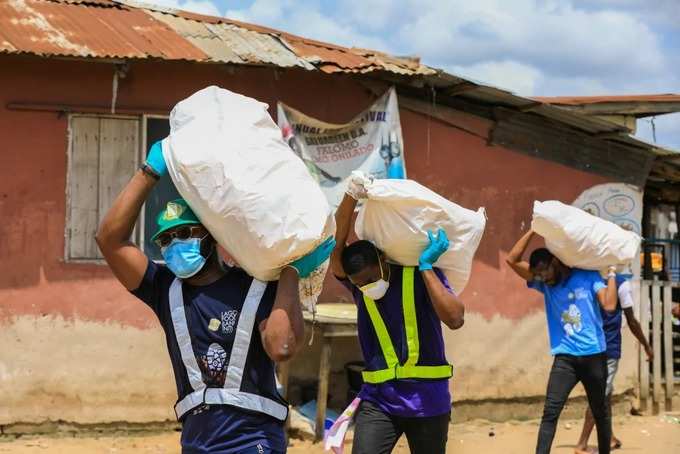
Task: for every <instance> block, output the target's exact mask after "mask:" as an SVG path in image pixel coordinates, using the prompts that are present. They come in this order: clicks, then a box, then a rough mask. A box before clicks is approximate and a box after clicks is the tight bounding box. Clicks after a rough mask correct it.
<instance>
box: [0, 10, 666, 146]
mask: <svg viewBox="0 0 680 454" xmlns="http://www.w3.org/2000/svg"><path fill="white" fill-rule="evenodd" d="M0 53H28V54H36V55H41V56H52V55H54V56H71V57H82V58H128V59H147V58H159V59H166V60H188V61H196V62H207V63H210V62H213V63H232V64H246V65H273V66H279V67H301V68H306V69H310V70H320V71H323V72H326V73H336V72H343V73H360V74H366V73H371V72H374V73H377V74H388V75H389V74H392V75H394V76H399V78H398V79H395V77H391V78H389V80H390V81H392V82H394V81H395V80H396V81H398V82H397V83H398V84H401V85H405V86H412V87H416V88H418V89H420V90H422V89H423V88H424V89H425V90H428V91H429V90H431V89H436V91H437V93H438V94H437V96H444V97H451V98H454V97H460V98H461V99H464V100H468V101H472V102H474V103H478V104H482V105H487V106H491V107H493V108H496V107H505V108H509V109H515V110H518V111H521V112H530V113H531V114H535V115H539V116H542V117H544V118H548V119H550V120H552V121H556V122H559V123H562V124H566V125H569V126H571V127H574V128H577V129H579V130H582V131H586V132H588V133H591V134H593V135H596V136H598V137H607V140H616V141H619V142H624V143H627V144H629V145H633V146H637V147H640V148H645V149H648V150H649V149H651V150H652V151H653V152H655V153H661V151H660V149H658V148H657V147H655V146H653V145H650V144H647V143H644V142H641V141H639V140H637V139H636V138H633V137H631V136H629V135H628V134H627V133H626V132H627V131H626V130H625V128H622V127H621V126H618V125H616V124H614V123H610V122H608V121H605V120H601V119H597V118H594V117H589V116H585V115H582V114H579V113H576V112H571V111H569V110H567V109H566V108H562V107H558V106H553V105H550V104H547V103H545V102H544V101H543V100H542V99H541V98H538V99H531V98H525V97H521V96H517V95H514V94H512V93H510V92H508V91H505V90H501V89H498V88H495V87H492V86H489V85H486V84H481V83H476V82H472V81H470V80H466V79H462V78H460V77H457V76H454V75H451V74H448V73H446V72H444V71H441V70H437V69H434V68H430V67H428V66H426V65H423V64H421V63H420V62H419V61H418V60H417V59H412V58H399V57H393V56H390V55H387V54H383V53H381V52H377V51H373V50H366V49H357V48H346V47H342V46H338V45H335V44H330V43H323V42H320V41H315V40H311V39H307V38H303V37H300V36H296V35H292V34H289V33H285V32H281V31H278V30H274V29H270V28H267V27H262V26H259V25H254V24H246V23H242V22H238V21H233V20H230V19H226V18H222V17H212V16H204V15H200V14H195V13H189V12H186V11H178V10H173V9H168V8H162V7H157V6H152V5H148V4H142V3H139V2H136V1H135V0H0ZM380 77H381V78H382V77H383V76H382V75H381V76H380ZM430 87H433V88H430ZM652 96H655V95H652ZM660 96H662V97H664V101H668V96H678V95H660ZM606 98H607V99H608V102H610V100H611V99H612V97H606ZM616 98H619V99H622V98H624V97H616ZM629 98H630V97H629ZM572 99H576V98H572ZM645 99H646V100H649V99H650V97H649V96H648V95H645ZM628 101H629V100H628ZM552 102H554V98H553V101H552Z"/></svg>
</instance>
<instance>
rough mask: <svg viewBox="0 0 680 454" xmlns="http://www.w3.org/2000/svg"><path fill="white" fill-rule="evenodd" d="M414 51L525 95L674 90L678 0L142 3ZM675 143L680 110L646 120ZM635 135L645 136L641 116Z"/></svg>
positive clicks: (679, 38) (679, 53) (677, 89)
mask: <svg viewBox="0 0 680 454" xmlns="http://www.w3.org/2000/svg"><path fill="white" fill-rule="evenodd" d="M147 1H150V2H152V3H157V4H161V5H164V6H170V7H175V8H177V7H179V8H181V9H187V10H191V11H196V12H200V13H205V14H213V15H220V16H227V17H230V18H232V19H238V20H242V21H246V22H252V23H257V24H261V25H267V26H270V27H273V28H277V29H281V30H285V31H288V32H291V33H295V34H298V35H302V36H306V37H309V38H315V39H318V40H322V41H329V42H333V43H337V44H342V45H345V46H349V47H351V46H356V47H364V48H372V49H378V50H382V51H385V52H389V53H391V54H394V55H417V56H419V57H421V59H422V61H423V62H424V63H426V64H428V65H431V66H435V67H438V68H442V69H445V70H447V71H449V72H451V73H453V74H456V75H459V76H463V77H469V78H472V79H475V80H478V81H482V82H486V83H489V84H492V85H495V86H497V87H500V88H504V89H508V90H511V91H513V92H515V93H517V94H520V95H524V96H568V95H602V94H612V95H613V94H640V93H643V94H644V93H680V19H679V18H680V0H512V1H508V0H440V1H427V0H335V1H321V0H147ZM654 124H655V129H656V140H657V143H659V144H661V145H665V146H671V147H674V148H676V149H678V150H680V114H674V115H665V116H661V117H657V118H656V119H654ZM638 136H640V137H641V138H643V139H645V140H648V141H650V142H651V141H653V137H652V127H651V122H650V121H649V120H641V121H640V122H639V123H638Z"/></svg>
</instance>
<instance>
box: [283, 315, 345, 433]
mask: <svg viewBox="0 0 680 454" xmlns="http://www.w3.org/2000/svg"><path fill="white" fill-rule="evenodd" d="M356 313H357V312H356V306H355V305H354V304H346V303H324V304H318V305H317V314H316V320H315V321H314V320H313V317H312V314H311V313H308V312H305V313H304V317H305V323H306V324H307V325H308V326H310V327H311V328H312V329H314V328H318V329H319V331H320V334H321V336H320V337H321V339H319V338H318V337H319V336H317V335H316V334H313V335H314V336H315V337H314V342H318V341H321V358H320V361H319V390H318V393H317V397H316V424H315V428H316V430H315V434H314V441H315V442H318V441H321V440H322V439H323V433H324V420H325V416H326V407H327V405H328V381H329V377H330V372H331V354H332V349H333V345H332V341H333V339H334V338H336V337H357V336H358V332H357V316H356ZM288 375H289V365H288V364H283V365H282V367H281V368H280V381H281V384H282V385H283V387H284V390H286V394H287V391H288Z"/></svg>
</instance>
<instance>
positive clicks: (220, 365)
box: [199, 343, 227, 388]
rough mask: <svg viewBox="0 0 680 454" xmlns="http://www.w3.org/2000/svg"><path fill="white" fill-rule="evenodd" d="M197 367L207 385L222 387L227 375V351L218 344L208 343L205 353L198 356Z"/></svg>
mask: <svg viewBox="0 0 680 454" xmlns="http://www.w3.org/2000/svg"><path fill="white" fill-rule="evenodd" d="M199 360H200V361H199V368H200V369H201V372H202V375H203V382H204V383H205V384H206V385H207V386H212V387H218V388H220V387H222V386H224V380H225V378H226V376H227V352H226V351H224V348H222V346H221V345H219V344H215V343H213V344H210V346H209V347H208V351H207V352H206V354H205V355H201V356H200V357H199Z"/></svg>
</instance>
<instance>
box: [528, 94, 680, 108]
mask: <svg viewBox="0 0 680 454" xmlns="http://www.w3.org/2000/svg"><path fill="white" fill-rule="evenodd" d="M533 99H535V100H536V101H541V102H547V103H549V104H558V105H565V106H582V105H587V104H600V103H629V102H651V103H654V102H680V94H675V93H667V94H655V95H613V96H540V97H535V98H533Z"/></svg>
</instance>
